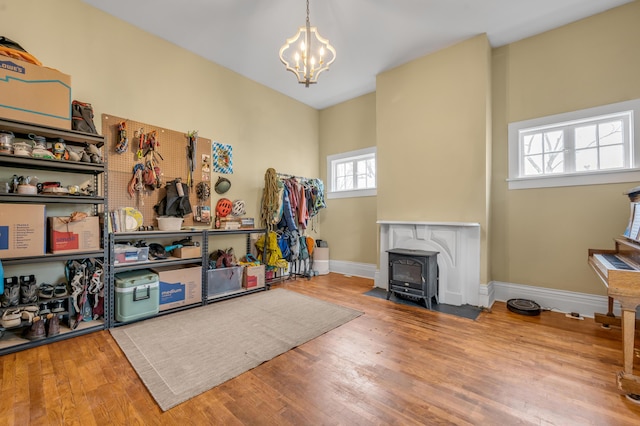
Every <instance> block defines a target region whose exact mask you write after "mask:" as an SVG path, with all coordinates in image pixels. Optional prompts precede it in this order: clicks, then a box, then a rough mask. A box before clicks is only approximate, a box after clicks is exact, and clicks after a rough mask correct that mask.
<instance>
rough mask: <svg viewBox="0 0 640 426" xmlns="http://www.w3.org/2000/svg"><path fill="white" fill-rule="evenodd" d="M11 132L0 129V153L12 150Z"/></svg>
mask: <svg viewBox="0 0 640 426" xmlns="http://www.w3.org/2000/svg"><path fill="white" fill-rule="evenodd" d="M13 139H14V136H13V132H10V131H8V130H0V153H2V154H11V153H12V152H13Z"/></svg>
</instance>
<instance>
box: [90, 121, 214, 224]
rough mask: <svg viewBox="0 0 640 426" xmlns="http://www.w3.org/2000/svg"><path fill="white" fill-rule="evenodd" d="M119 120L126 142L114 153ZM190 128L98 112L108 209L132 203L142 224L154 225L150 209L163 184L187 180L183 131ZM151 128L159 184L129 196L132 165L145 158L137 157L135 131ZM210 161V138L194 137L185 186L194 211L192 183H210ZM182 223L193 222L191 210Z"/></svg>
mask: <svg viewBox="0 0 640 426" xmlns="http://www.w3.org/2000/svg"><path fill="white" fill-rule="evenodd" d="M121 122H125V123H126V129H127V137H128V139H129V145H128V148H127V150H126V151H125V152H123V153H118V152H116V145H117V144H118V142H119V141H120V131H119V128H118V125H119V124H120V123H121ZM191 130H192V129H187V130H185V131H184V132H178V131H175V130H170V129H165V128H162V127H159V126H154V125H151V124H146V123H141V122H138V121H134V120H131V119H126V118H121V117H117V116H114V115H109V114H102V134H103V135H104V137H105V141H106V142H105V151H106V152H108V155H109V161H108V162H107V164H108V170H109V182H108V186H107V189H108V200H109V210H111V211H114V210H117V209H121V208H124V207H133V208H135V209H137V210H138V211H140V213H142V216H143V225H144V226H157V222H156V220H155V218H156V213H155V211H154V210H153V206H155V205H156V204H158V202H159V201H160V200H161V199H162V198H163V197H164V196H165V194H166V191H165V189H164V186H165V184H166V183H167V182H169V181H172V180H174V179H176V178H181V179H182V182H183V183H188V176H189V162H188V159H187V155H188V154H187V153H188V146H189V139H188V137H187V132H188V131H191ZM154 131H155V132H156V141H157V147H156V149H155V151H156V153H157V154H158V155H156V160H157V165H158V166H159V167H160V171H161V188H160V189H153V190H149V189H145V190H142V191H134V194H133V196H131V195H130V194H129V190H128V188H129V183H130V182H131V179H132V177H133V169H134V166H135V165H136V164H137V163H138V162H142V163H144V162H145V156H144V155H143V156H142V158H141V159H139V158H138V149H139V133H141V132H142V133H144V134H146V135H148V134H150V133H152V132H154ZM143 154H144V153H143ZM210 164H211V140H210V139H205V138H202V137H198V141H197V145H196V164H195V170H194V172H193V180H192V183H191V187H190V188H189V201H190V202H191V207H192V210H193V211H194V212H195V209H196V206H197V205H198V198H197V196H196V185H197V184H198V183H199V182H202V181H207V183H209V184H210V182H209V181H210V179H211V171H210V170H211V168H210ZM204 204H205V205H209V204H210V201H209V200H207V201H206V202H205V203H204ZM195 224H196V225H206V224H205V223H199V222H195ZM184 225H185V226H190V225H194V221H193V213H192V214H188V215H187V216H185V218H184Z"/></svg>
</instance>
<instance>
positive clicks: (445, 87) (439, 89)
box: [376, 35, 491, 283]
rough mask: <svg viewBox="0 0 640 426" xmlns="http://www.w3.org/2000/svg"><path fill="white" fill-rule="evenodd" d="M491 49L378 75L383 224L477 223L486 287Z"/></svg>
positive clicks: (458, 49) (482, 39) (480, 42)
mask: <svg viewBox="0 0 640 426" xmlns="http://www.w3.org/2000/svg"><path fill="white" fill-rule="evenodd" d="M490 76H491V50H490V46H489V42H488V40H487V38H486V36H485V35H480V36H476V37H474V38H471V39H469V40H466V41H464V42H462V43H459V44H457V45H455V46H452V47H450V48H447V49H443V50H441V51H439V52H436V53H434V54H432V55H429V56H425V57H423V58H420V59H417V60H415V61H412V62H410V63H408V64H405V65H402V66H400V67H397V68H395V69H392V70H390V71H387V72H385V73H382V74H380V75H378V78H377V83H376V84H377V89H376V119H377V135H378V157H377V158H378V220H408V221H410V220H414V221H432V222H477V223H480V226H481V234H482V241H481V252H482V259H481V282H483V283H486V282H487V279H488V277H487V274H488V267H487V263H488V262H487V259H488V257H487V256H488V250H487V235H488V234H487V229H488V223H489V221H488V215H489V213H488V207H489V199H488V196H489V192H488V182H489V178H490V174H491V170H490V169H489V168H488V157H489V153H490V122H489V120H490V113H491V111H490V108H489V102H490V96H491V91H490Z"/></svg>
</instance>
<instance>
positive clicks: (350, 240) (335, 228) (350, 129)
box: [319, 93, 378, 264]
mask: <svg viewBox="0 0 640 426" xmlns="http://www.w3.org/2000/svg"><path fill="white" fill-rule="evenodd" d="M372 146H376V96H375V93H371V94H368V95H364V96H360V97H358V98H355V99H352V100H350V101H347V102H343V103H341V104H339V105H336V106H334V107H331V108H327V109H324V110H322V111H321V112H320V163H321V167H320V175H321V176H322V180H323V181H324V182H327V164H326V163H327V161H326V159H327V155H332V154H340V153H343V152H348V151H354V150H357V149H362V148H369V147H372ZM327 184H328V183H325V185H327ZM376 200H377V197H375V196H374V197H356V198H338V199H332V200H327V210H326V212H322V213H321V214H320V215H319V217H320V224H321V228H322V238H323V239H325V240H327V242H328V243H329V248H330V250H329V255H330V258H331V259H337V260H341V261H349V262H358V263H369V264H375V263H376V259H377V257H378V251H377V241H378V234H377V225H376V208H377V207H376ZM325 213H326V214H325Z"/></svg>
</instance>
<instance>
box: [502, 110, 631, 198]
mask: <svg viewBox="0 0 640 426" xmlns="http://www.w3.org/2000/svg"><path fill="white" fill-rule="evenodd" d="M627 111H629V112H630V114H631V115H630V117H631V118H630V121H631V122H630V125H629V128H628V129H625V130H627V131H628V138H629V145H628V149H629V157H628V158H627V159H626V161H625V162H626V163H627V165H626V167H624V168H620V169H612V170H598V171H592V172H570V173H558V174H553V175H541V176H521V175H520V170H521V167H522V162H521V160H522V154H521V151H520V148H521V144H520V133H521V132H524V131H527V130H532V129H535V128H545V127H549V126H563V125H567V126H569V125H573V124H575V123H577V122H580V121H583V122H585V123H588V122H589V121H591V120H599V119H601V118H602V117H603V116H607V115H613V114H620V113H624V112H627ZM626 136H627V135H625V137H626ZM638 180H640V99H634V100H631V101H625V102H618V103H615V104H609V105H604V106H598V107H594V108H588V109H583V110H579V111H572V112H567V113H563V114H556V115H550V116H547V117H541V118H535V119H532V120H524V121H518V122H514V123H509V178H508V179H507V182H508V184H509V189H528V188H550V187H558V186H578V185H598V184H605V183H624V182H637V181H638Z"/></svg>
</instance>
